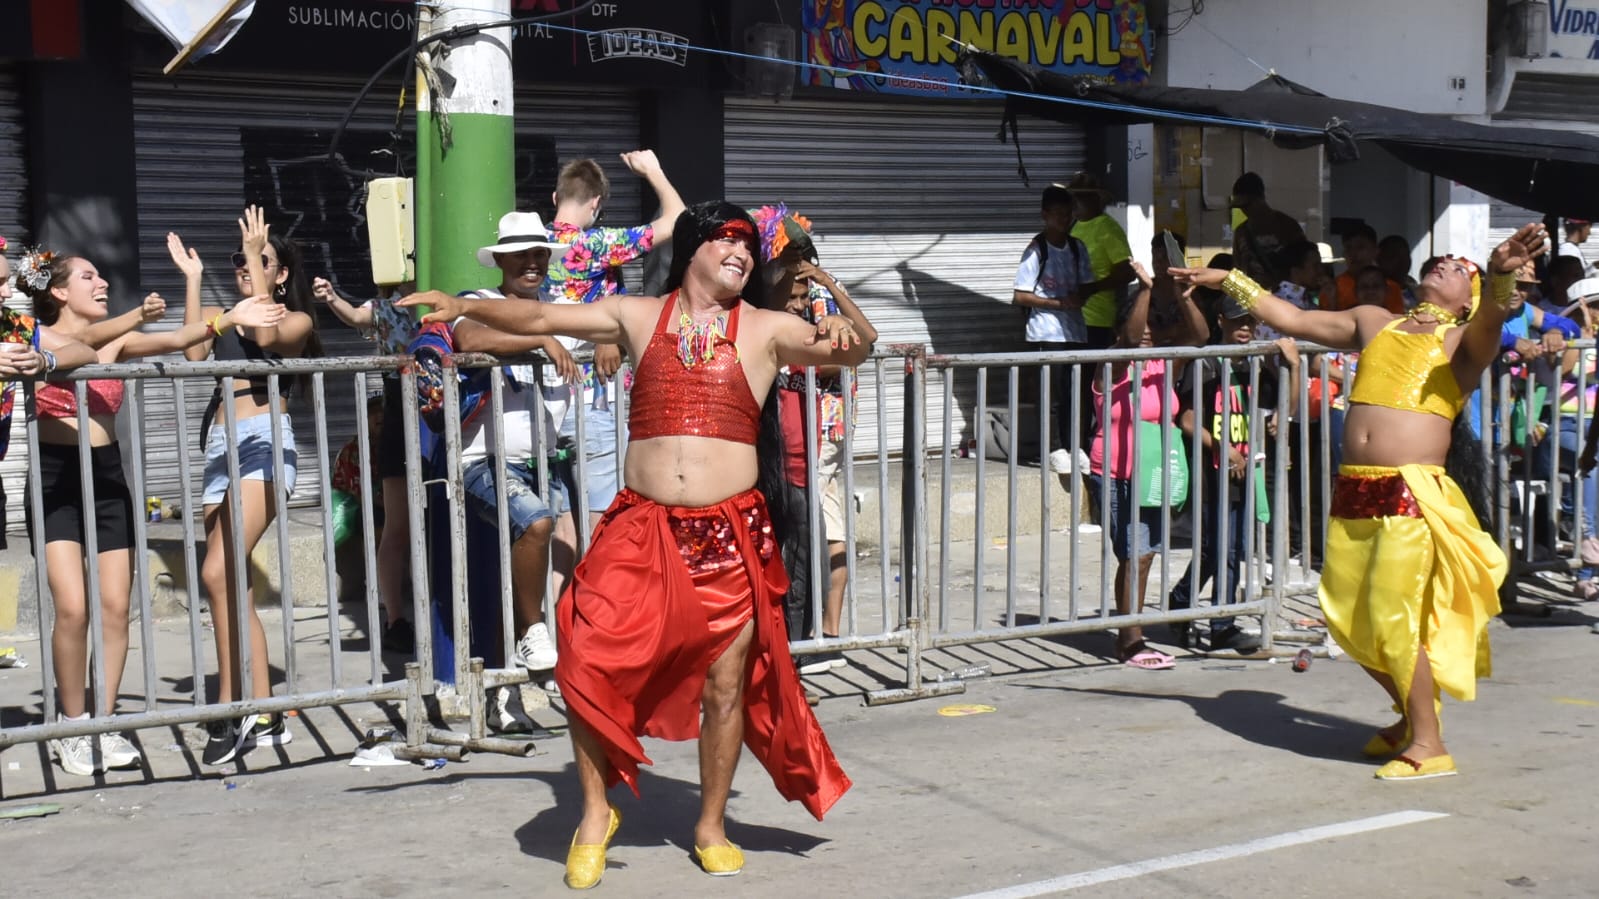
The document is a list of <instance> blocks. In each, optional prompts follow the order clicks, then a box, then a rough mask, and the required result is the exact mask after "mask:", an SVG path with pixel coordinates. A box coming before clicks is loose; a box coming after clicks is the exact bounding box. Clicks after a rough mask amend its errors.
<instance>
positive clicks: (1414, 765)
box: [1376, 755, 1460, 780]
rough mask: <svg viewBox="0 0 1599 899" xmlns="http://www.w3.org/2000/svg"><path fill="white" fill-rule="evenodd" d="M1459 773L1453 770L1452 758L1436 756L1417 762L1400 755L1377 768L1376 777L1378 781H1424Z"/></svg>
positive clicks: (1453, 761)
mask: <svg viewBox="0 0 1599 899" xmlns="http://www.w3.org/2000/svg"><path fill="white" fill-rule="evenodd" d="M1459 773H1460V772H1459V771H1457V770H1456V769H1455V759H1454V757H1453V756H1448V755H1438V756H1433V757H1432V758H1430V759H1423V760H1422V761H1419V762H1418V761H1416V760H1414V759H1412V758H1410V757H1408V756H1403V755H1402V756H1399V757H1398V758H1396V759H1394V760H1393V761H1391V762H1389V763H1388V764H1386V765H1383V766H1382V767H1381V768H1378V769H1377V774H1376V777H1377V779H1378V780H1426V779H1427V778H1429V777H1453V776H1454V775H1456V774H1459Z"/></svg>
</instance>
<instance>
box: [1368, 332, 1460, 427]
mask: <svg viewBox="0 0 1599 899" xmlns="http://www.w3.org/2000/svg"><path fill="white" fill-rule="evenodd" d="M1402 321H1405V319H1396V320H1395V321H1393V322H1392V323H1390V324H1389V325H1388V326H1387V327H1385V328H1383V329H1382V330H1381V331H1379V332H1378V333H1377V336H1376V337H1374V338H1372V341H1371V343H1368V344H1366V348H1365V349H1364V350H1362V351H1361V353H1360V367H1359V368H1357V369H1356V370H1355V386H1354V388H1353V389H1351V390H1350V391H1349V401H1350V402H1351V403H1365V404H1366V405H1368V406H1383V407H1386V408H1389V409H1403V410H1404V411H1406V412H1430V413H1432V414H1433V415H1438V416H1442V417H1443V418H1447V419H1449V420H1450V421H1453V420H1454V419H1455V416H1457V415H1459V414H1460V410H1461V409H1462V408H1463V407H1464V406H1465V404H1466V398H1465V397H1464V396H1462V395H1461V393H1460V383H1459V382H1458V381H1456V380H1455V372H1454V369H1452V368H1451V367H1450V365H1449V355H1448V354H1447V353H1445V352H1444V332H1446V331H1448V330H1449V327H1450V326H1449V325H1441V326H1439V327H1438V328H1435V329H1434V330H1432V331H1428V332H1423V333H1421V334H1412V333H1410V332H1408V331H1400V330H1397V329H1396V328H1395V327H1394V326H1395V325H1398V324H1399V323H1400V322H1402Z"/></svg>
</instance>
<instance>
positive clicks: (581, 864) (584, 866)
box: [566, 805, 622, 890]
mask: <svg viewBox="0 0 1599 899" xmlns="http://www.w3.org/2000/svg"><path fill="white" fill-rule="evenodd" d="M621 826H622V813H621V812H619V811H617V810H616V806H614V805H613V806H611V823H610V824H609V825H608V826H607V827H606V828H605V842H603V843H600V844H598V845H595V844H592V843H590V844H587V845H583V846H579V845H578V844H577V834H575V833H574V834H572V848H570V849H568V850H567V851H566V885H567V886H569V887H571V888H572V889H574V890H586V889H588V888H590V887H592V886H595V885H597V884H598V883H599V882H600V876H601V875H603V874H604V873H605V849H606V847H607V846H610V845H611V837H614V836H616V829H617V828H618V827H621Z"/></svg>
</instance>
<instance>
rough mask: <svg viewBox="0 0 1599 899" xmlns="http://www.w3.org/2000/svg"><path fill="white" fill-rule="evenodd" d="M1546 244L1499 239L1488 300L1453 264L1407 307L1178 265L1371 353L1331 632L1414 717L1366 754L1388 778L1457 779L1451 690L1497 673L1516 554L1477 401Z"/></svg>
mask: <svg viewBox="0 0 1599 899" xmlns="http://www.w3.org/2000/svg"><path fill="white" fill-rule="evenodd" d="M1545 240H1547V235H1546V234H1545V233H1544V229H1543V226H1542V225H1538V224H1529V225H1527V226H1525V227H1523V228H1522V229H1520V230H1519V231H1517V232H1516V233H1515V234H1514V235H1513V236H1511V237H1510V238H1509V239H1508V240H1506V241H1505V242H1504V243H1501V244H1500V245H1499V246H1498V247H1497V248H1495V250H1494V251H1493V256H1492V258H1491V259H1490V260H1489V265H1488V269H1489V272H1490V288H1491V293H1490V295H1489V297H1488V299H1487V300H1485V301H1482V302H1478V298H1477V294H1478V292H1479V289H1480V288H1479V286H1478V285H1477V284H1476V282H1475V281H1474V279H1473V277H1472V273H1471V270H1470V267H1469V266H1468V265H1467V264H1466V263H1465V262H1464V261H1462V260H1457V259H1452V258H1445V259H1444V260H1442V261H1441V262H1440V263H1439V264H1438V266H1437V267H1436V268H1434V269H1433V270H1432V271H1431V272H1429V273H1428V274H1427V276H1426V277H1424V278H1423V279H1422V281H1421V283H1420V284H1419V285H1417V287H1416V298H1417V300H1418V301H1419V302H1418V303H1417V304H1416V307H1415V309H1413V310H1412V311H1411V312H1410V314H1408V315H1403V316H1401V315H1395V314H1393V313H1390V312H1388V311H1387V310H1386V309H1383V308H1381V307H1375V306H1357V307H1354V308H1352V309H1348V310H1344V311H1340V312H1331V311H1321V310H1305V309H1300V308H1298V307H1297V306H1294V305H1293V304H1292V303H1289V302H1287V301H1285V300H1282V299H1280V298H1278V297H1275V296H1272V295H1271V294H1270V293H1269V292H1267V291H1265V290H1263V289H1262V288H1261V287H1260V285H1258V284H1256V283H1255V282H1253V281H1251V280H1250V279H1249V278H1248V277H1247V276H1245V275H1244V273H1243V272H1241V271H1237V270H1234V271H1232V272H1225V271H1220V270H1217V269H1174V270H1173V272H1172V274H1173V275H1175V276H1176V277H1178V278H1179V279H1181V280H1183V281H1185V282H1187V283H1189V284H1192V285H1195V286H1202V287H1220V288H1221V289H1222V290H1224V291H1225V292H1226V293H1227V295H1228V297H1230V298H1231V299H1232V300H1233V301H1234V302H1235V303H1237V304H1238V305H1239V306H1241V307H1242V308H1243V309H1245V310H1247V311H1249V312H1250V313H1252V314H1253V315H1254V316H1255V317H1256V318H1257V319H1259V320H1260V321H1262V322H1264V323H1266V324H1268V325H1271V326H1272V327H1274V328H1276V329H1277V330H1279V331H1281V332H1282V333H1284V334H1287V335H1289V336H1291V337H1296V338H1299V339H1301V340H1309V341H1313V342H1315V343H1319V344H1323V345H1326V346H1331V347H1336V348H1338V349H1342V350H1351V351H1354V350H1358V351H1360V352H1361V358H1360V369H1359V370H1358V371H1357V372H1356V373H1355V382H1354V386H1353V389H1352V390H1351V391H1350V394H1349V402H1348V412H1347V415H1346V418H1345V420H1344V450H1343V463H1342V465H1340V466H1339V469H1338V479H1337V482H1336V483H1335V485H1334V488H1333V496H1332V508H1331V509H1330V510H1329V511H1330V514H1331V519H1330V521H1329V522H1328V529H1327V561H1326V566H1325V568H1324V569H1323V571H1322V576H1321V586H1320V593H1321V605H1322V611H1323V614H1324V615H1325V617H1326V619H1327V627H1328V630H1329V631H1330V632H1331V633H1332V635H1333V637H1334V638H1335V639H1336V640H1337V641H1338V644H1339V645H1340V646H1341V647H1343V649H1344V651H1346V652H1348V653H1349V655H1350V657H1351V658H1353V659H1354V660H1355V661H1357V662H1359V663H1360V664H1361V665H1362V666H1363V667H1364V668H1365V669H1366V672H1367V673H1368V674H1370V675H1371V677H1372V678H1373V679H1374V680H1376V681H1377V683H1379V684H1381V685H1382V687H1383V689H1384V690H1386V691H1387V693H1388V695H1389V696H1390V697H1391V698H1392V699H1393V701H1394V708H1395V710H1396V711H1398V712H1399V713H1400V715H1401V718H1400V720H1399V721H1397V722H1395V723H1394V724H1392V725H1390V726H1388V727H1386V728H1383V729H1382V730H1380V731H1378V732H1377V734H1376V735H1375V736H1373V737H1372V738H1371V740H1370V741H1369V742H1368V743H1367V744H1366V747H1365V749H1364V753H1365V754H1366V755H1368V756H1373V757H1378V756H1384V755H1389V754H1394V753H1397V755H1396V756H1395V758H1394V759H1392V760H1391V761H1389V762H1388V763H1387V764H1385V765H1383V766H1382V767H1381V768H1379V769H1377V773H1376V776H1377V777H1378V778H1380V779H1382V780H1415V779H1420V778H1428V777H1443V776H1446V775H1451V774H1454V773H1456V769H1455V762H1454V759H1453V758H1452V757H1451V756H1450V755H1449V752H1448V750H1447V749H1446V748H1445V747H1444V742H1443V734H1442V728H1441V726H1440V723H1439V711H1440V709H1441V703H1440V691H1443V692H1447V693H1449V694H1450V695H1452V696H1454V697H1455V698H1457V699H1460V700H1463V701H1469V700H1471V699H1474V698H1475V697H1476V692H1477V678H1479V677H1486V676H1487V675H1488V674H1489V664H1488V635H1487V627H1488V619H1489V618H1492V617H1493V616H1494V615H1496V614H1498V612H1499V593H1498V590H1499V585H1500V583H1501V582H1502V581H1503V580H1504V578H1505V575H1506V573H1507V571H1508V564H1507V562H1506V560H1505V557H1504V554H1503V553H1502V552H1501V551H1500V549H1499V546H1498V545H1497V544H1496V543H1494V541H1493V539H1492V538H1491V537H1489V536H1488V534H1487V533H1485V532H1484V530H1483V526H1482V521H1483V520H1485V518H1484V514H1485V509H1486V505H1487V504H1486V502H1485V501H1483V498H1482V493H1483V492H1484V491H1485V490H1486V481H1485V473H1484V472H1483V471H1482V470H1481V467H1480V466H1481V456H1480V453H1479V452H1477V451H1476V450H1475V448H1474V447H1473V446H1472V445H1471V441H1472V438H1471V436H1470V435H1471V432H1470V428H1469V426H1468V425H1467V424H1466V422H1465V420H1464V419H1463V418H1462V417H1461V409H1462V406H1463V405H1464V403H1465V398H1466V397H1467V396H1469V395H1470V394H1471V391H1472V390H1473V389H1474V388H1475V387H1476V386H1477V383H1478V378H1479V377H1480V376H1481V374H1482V372H1483V370H1484V369H1485V368H1487V366H1488V365H1489V364H1490V363H1491V362H1492V361H1493V359H1494V357H1495V356H1496V355H1498V352H1499V340H1500V328H1501V326H1502V325H1503V323H1504V320H1505V309H1506V306H1507V305H1508V304H1509V303H1510V302H1511V300H1512V298H1513V295H1514V292H1515V273H1516V270H1517V269H1519V268H1520V267H1521V266H1523V265H1525V264H1526V263H1527V262H1528V261H1530V260H1531V259H1532V258H1534V257H1535V256H1537V255H1538V254H1540V253H1542V252H1543V247H1544V242H1545ZM1473 499H1475V500H1476V502H1473Z"/></svg>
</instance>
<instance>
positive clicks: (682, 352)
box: [672, 292, 738, 368]
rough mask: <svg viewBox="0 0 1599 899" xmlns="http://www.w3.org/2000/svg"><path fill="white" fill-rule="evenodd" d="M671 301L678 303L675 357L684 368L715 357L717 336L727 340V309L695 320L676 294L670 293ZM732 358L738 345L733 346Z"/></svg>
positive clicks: (735, 356)
mask: <svg viewBox="0 0 1599 899" xmlns="http://www.w3.org/2000/svg"><path fill="white" fill-rule="evenodd" d="M672 301H673V302H675V303H677V304H678V310H679V311H678V316H677V358H678V361H680V362H682V363H683V367H684V368H693V367H694V365H695V363H697V362H709V361H711V360H712V359H714V358H716V341H717V339H718V338H720V339H721V340H727V310H725V309H724V310H722V311H721V312H719V313H717V314H716V315H715V316H714V317H712V318H710V319H708V320H706V321H703V322H702V321H695V320H694V317H693V316H691V315H689V314H688V307H687V305H686V304H684V303H683V302H682V301H681V300H679V299H678V297H677V294H676V293H675V292H674V293H673V294H672ZM733 353H734V358H737V354H738V347H737V346H736V345H735V346H734V347H733Z"/></svg>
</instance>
